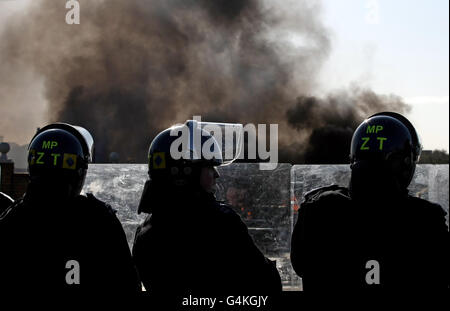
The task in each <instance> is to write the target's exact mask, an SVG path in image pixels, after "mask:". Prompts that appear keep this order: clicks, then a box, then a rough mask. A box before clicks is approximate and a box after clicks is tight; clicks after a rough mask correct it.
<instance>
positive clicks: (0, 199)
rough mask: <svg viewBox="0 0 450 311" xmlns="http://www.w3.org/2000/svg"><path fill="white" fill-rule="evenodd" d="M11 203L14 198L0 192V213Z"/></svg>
mask: <svg viewBox="0 0 450 311" xmlns="http://www.w3.org/2000/svg"><path fill="white" fill-rule="evenodd" d="M13 203H14V200H13V199H11V197H10V196H9V195H6V194H4V193H3V192H0V215H1V214H2V213H3V212H4V211H5V210H6V209H7V208H8V207H9V206H10V205H11V204H13Z"/></svg>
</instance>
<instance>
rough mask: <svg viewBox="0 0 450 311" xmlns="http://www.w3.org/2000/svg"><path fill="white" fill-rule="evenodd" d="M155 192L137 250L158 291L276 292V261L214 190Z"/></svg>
mask: <svg viewBox="0 0 450 311" xmlns="http://www.w3.org/2000/svg"><path fill="white" fill-rule="evenodd" d="M153 193H159V195H158V198H153V202H154V204H153V205H152V206H151V215H149V216H148V217H147V219H146V220H145V222H144V224H143V225H142V226H140V227H139V228H138V229H137V231H136V239H135V243H134V247H133V256H134V259H135V262H136V265H137V268H138V271H139V274H140V277H141V280H142V282H143V284H144V286H145V288H146V289H147V290H148V291H151V292H153V293H163V294H168V293H180V294H181V293H187V292H188V291H189V292H200V293H206V292H208V293H227V294H228V293H243V292H251V293H275V292H278V291H281V280H280V276H279V274H278V271H277V269H276V267H275V263H274V262H271V261H270V260H268V259H267V258H265V257H264V255H263V254H262V253H261V251H260V250H259V249H258V248H257V247H256V245H255V244H254V242H253V240H252V238H251V237H250V235H249V234H248V230H247V227H246V225H245V224H244V223H243V222H242V220H241V219H240V217H239V216H238V215H237V214H236V213H235V212H234V211H233V210H232V209H231V208H230V207H229V206H227V205H225V204H223V203H220V202H218V201H216V199H215V197H214V195H213V194H209V193H206V192H202V191H199V192H195V194H192V193H189V192H185V193H181V192H180V193H167V192H164V190H161V191H153Z"/></svg>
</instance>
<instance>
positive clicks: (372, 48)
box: [0, 0, 449, 150]
mask: <svg viewBox="0 0 450 311" xmlns="http://www.w3.org/2000/svg"><path fill="white" fill-rule="evenodd" d="M35 1H39V0H35ZM271 1H275V0H271ZM283 1H285V0H277V2H278V3H280V4H281V3H283ZM30 2H31V0H0V30H1V29H2V27H3V26H4V25H5V20H6V17H7V16H8V15H10V14H13V13H14V12H15V11H19V10H21V9H23V7H25V6H26V5H28V3H30ZM288 2H289V1H286V4H287V3H288ZM322 3H323V21H324V23H325V25H326V26H327V27H328V28H329V30H330V33H331V39H332V50H331V54H330V57H329V58H328V60H327V62H326V63H325V66H324V67H323V70H322V72H321V73H320V77H321V78H320V88H319V95H320V93H321V92H322V93H325V92H327V91H330V90H334V89H339V88H345V87H349V86H351V85H352V83H355V82H357V83H358V84H359V85H363V86H367V87H370V88H372V89H373V90H374V91H375V92H377V93H381V94H391V93H393V94H396V95H399V96H401V97H402V98H403V99H404V100H405V101H406V102H407V103H410V104H411V105H412V107H413V110H412V112H411V114H410V115H409V116H408V117H409V118H410V119H411V121H412V122H413V123H414V124H415V126H416V128H417V129H418V131H419V133H420V135H421V136H422V140H423V144H424V147H425V149H446V150H449V1H448V0H428V1H425V0H323V1H322ZM0 112H1V111H0ZM37 125H38V124H37ZM37 125H36V126H37ZM31 134H32V133H27V134H26V136H27V137H28V136H31ZM0 135H1V133H0Z"/></svg>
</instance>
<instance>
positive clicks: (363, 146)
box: [361, 137, 370, 150]
mask: <svg viewBox="0 0 450 311" xmlns="http://www.w3.org/2000/svg"><path fill="white" fill-rule="evenodd" d="M361 139H362V140H364V142H363V144H362V145H361V150H369V146H366V145H367V143H368V142H369V140H370V137H362V138H361Z"/></svg>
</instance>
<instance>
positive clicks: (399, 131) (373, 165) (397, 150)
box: [350, 114, 420, 192]
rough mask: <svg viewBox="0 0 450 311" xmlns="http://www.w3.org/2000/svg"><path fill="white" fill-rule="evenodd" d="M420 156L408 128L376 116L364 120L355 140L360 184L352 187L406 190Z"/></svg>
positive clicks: (354, 163) (354, 160)
mask: <svg viewBox="0 0 450 311" xmlns="http://www.w3.org/2000/svg"><path fill="white" fill-rule="evenodd" d="M403 118H404V117H403ZM405 120H406V118H405ZM416 137H417V136H416ZM419 145H420V143H419ZM419 156H420V151H419V150H418V149H417V143H416V142H415V141H414V139H413V137H412V135H411V132H410V130H409V129H408V127H407V126H405V125H404V124H403V123H402V122H401V121H399V120H398V119H397V118H394V117H393V116H390V115H387V114H379V115H374V116H372V117H370V118H368V119H367V120H364V122H363V123H361V125H360V126H359V127H358V128H357V129H356V131H355V132H354V134H353V137H352V141H351V148H350V162H351V168H352V179H358V184H355V181H356V180H353V184H352V186H353V188H355V186H356V187H361V188H363V187H365V186H367V187H369V185H371V187H374V188H379V187H383V186H385V187H390V189H388V190H389V191H394V192H395V191H397V192H398V191H403V190H406V188H407V187H408V186H409V184H410V182H411V180H412V177H413V175H414V171H415V166H416V163H417V160H418V158H419ZM357 176H358V177H357ZM372 183H374V184H372ZM375 183H376V184H377V185H378V186H376V185H375Z"/></svg>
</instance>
